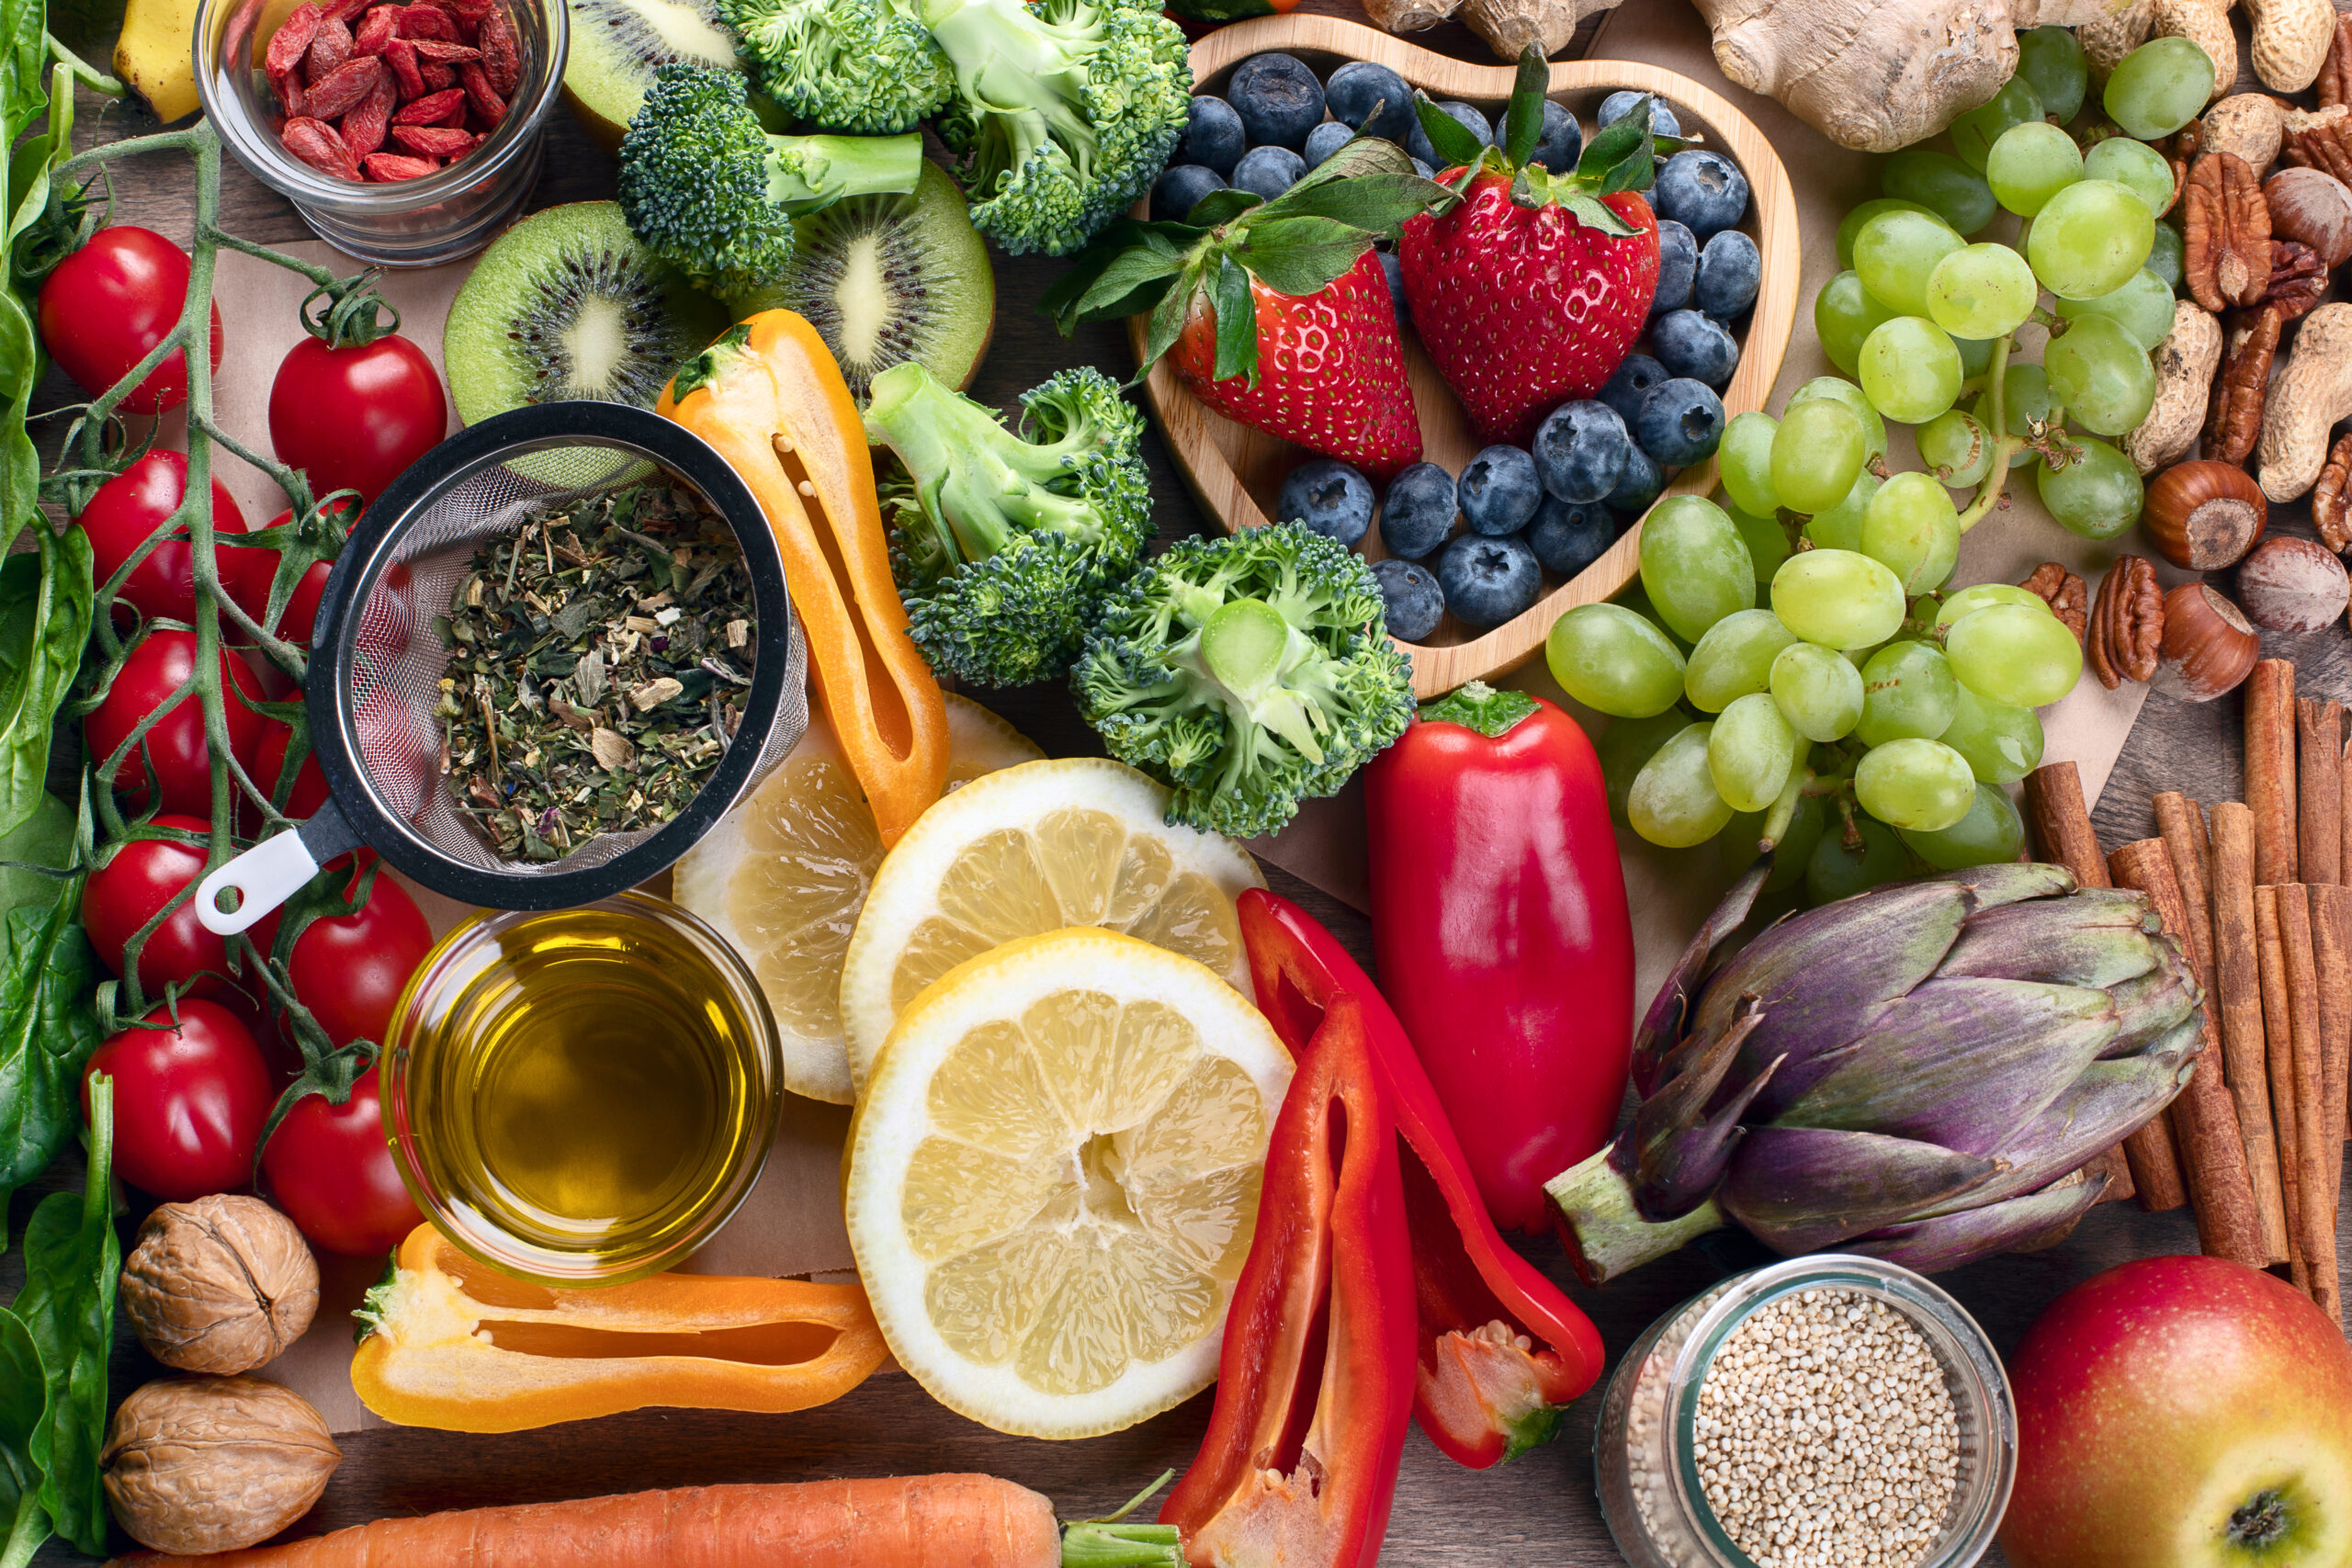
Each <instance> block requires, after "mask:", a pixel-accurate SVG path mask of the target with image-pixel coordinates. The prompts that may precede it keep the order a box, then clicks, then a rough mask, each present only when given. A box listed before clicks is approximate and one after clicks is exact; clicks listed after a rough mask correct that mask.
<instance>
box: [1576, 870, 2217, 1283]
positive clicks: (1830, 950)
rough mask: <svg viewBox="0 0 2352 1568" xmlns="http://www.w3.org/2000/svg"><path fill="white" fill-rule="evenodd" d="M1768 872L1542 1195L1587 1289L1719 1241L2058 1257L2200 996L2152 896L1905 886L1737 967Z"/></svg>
mask: <svg viewBox="0 0 2352 1568" xmlns="http://www.w3.org/2000/svg"><path fill="white" fill-rule="evenodd" d="M1769 872H1770V863H1769V861H1768V862H1767V863H1764V864H1762V865H1759V866H1758V867H1757V868H1756V870H1754V871H1752V872H1750V873H1749V874H1748V875H1747V877H1746V878H1745V879H1743V880H1742V882H1741V883H1740V884H1739V886H1736V887H1735V888H1734V889H1733V890H1732V892H1731V894H1730V896H1729V897H1726V898H1725V899H1724V903H1723V905H1722V907H1721V908H1717V909H1716V910H1715V912H1714V914H1713V916H1712V917H1710V918H1709V919H1708V921H1707V924H1706V925H1705V927H1704V928H1702V930H1701V931H1700V932H1699V934H1698V936H1697V938H1696V939H1695V940H1694V941H1693V942H1691V947H1690V949H1689V951H1687V952H1686V953H1684V954H1683V955H1682V958H1681V960H1680V962H1679V963H1678V964H1676V965H1675V967H1674V969H1673V971H1672V972H1671V973H1670V974H1668V976H1667V980H1666V984H1665V985H1664V986H1663V987H1660V989H1659V991H1658V995H1657V1000H1656V1001H1654V1002H1653V1003H1652V1004H1651V1005H1650V1010H1649V1014H1648V1016H1647V1017H1646V1018H1645V1020H1644V1021H1643V1024H1642V1027H1641V1030H1640V1031H1639V1032H1637V1033H1636V1034H1635V1036H1634V1088H1635V1089H1637V1090H1638V1091H1639V1092H1640V1094H1641V1096H1642V1100H1641V1105H1640V1107H1639V1109H1638V1110H1637V1111H1635V1112H1634V1121H1633V1124H1632V1125H1631V1126H1629V1127H1628V1128H1626V1129H1625V1131H1624V1132H1623V1133H1622V1134H1619V1135H1618V1137H1617V1139H1616V1141H1615V1142H1614V1143H1612V1144H1611V1145H1610V1146H1609V1147H1607V1148H1605V1149H1603V1150H1601V1151H1600V1153H1599V1154H1596V1155H1594V1156H1592V1157H1591V1158H1589V1159H1588V1160H1586V1161H1584V1162H1583V1163H1582V1164H1580V1165H1578V1166H1577V1167H1576V1168H1573V1169H1571V1170H1569V1171H1566V1173H1564V1174H1562V1175H1560V1176H1558V1177H1555V1178H1554V1179H1553V1180H1552V1181H1551V1182H1549V1183H1548V1184H1547V1185H1546V1190H1547V1191H1548V1192H1549V1193H1550V1194H1551V1196H1552V1199H1553V1201H1555V1203H1557V1204H1558V1205H1559V1208H1560V1211H1561V1213H1562V1215H1563V1217H1564V1219H1565V1221H1566V1227H1565V1228H1566V1232H1567V1233H1568V1236H1569V1239H1570V1243H1571V1247H1570V1250H1571V1252H1572V1253H1574V1254H1575V1255H1576V1263H1577V1271H1578V1273H1580V1274H1581V1275H1583V1277H1584V1279H1585V1280H1586V1282H1587V1283H1589V1284H1598V1283H1600V1281H1601V1280H1606V1279H1609V1278H1611V1277H1613V1276H1615V1275H1618V1274H1622V1273H1623V1272H1624V1271H1625V1270H1626V1269H1631V1268H1634V1267H1635V1266H1636V1265H1638V1264H1641V1263H1645V1262H1647V1261H1648V1260H1649V1259H1651V1258H1657V1257H1661V1256H1663V1255H1664V1254H1666V1253H1668V1252H1670V1251H1672V1250H1674V1249H1675V1248H1676V1247H1679V1246H1681V1245H1682V1244H1683V1243H1684V1242H1685V1241H1688V1240H1690V1239H1691V1237H1693V1236H1696V1235H1702V1234H1704V1233H1705V1232H1708V1231H1711V1230H1714V1229H1716V1228H1718V1227H1720V1226H1722V1225H1724V1224H1738V1225H1740V1226H1741V1227H1742V1228H1744V1229H1746V1230H1747V1231H1749V1232H1752V1233H1753V1234H1754V1235H1756V1236H1757V1237H1758V1239H1759V1240H1761V1241H1762V1242H1764V1243H1765V1245H1767V1246H1768V1247H1772V1248H1773V1249H1774V1250H1775V1251H1778V1252H1781V1253H1782V1254H1784V1255H1788V1256H1793V1255H1795V1254H1798V1253H1803V1252H1812V1251H1815V1250H1819V1249H1821V1248H1825V1247H1837V1248H1838V1249H1839V1250H1841V1251H1846V1252H1860V1253H1868V1254H1870V1255H1871V1256H1873V1257H1878V1258H1886V1259H1888V1260H1889V1261H1892V1262H1895V1263H1899V1264H1902V1265H1904V1266H1905V1267H1906V1268H1910V1269H1917V1270H1919V1271H1921V1272H1923V1273H1932V1272H1934V1271H1935V1270H1937V1269H1952V1268H1957V1267H1959V1266H1960V1265H1962V1264H1963V1263H1968V1262H1971V1261H1973V1260H1974V1259H1976V1258H1982V1257H1985V1256H1986V1255H1988V1254H1991V1253H1995V1252H2004V1251H2027V1250H2030V1249H2032V1248H2034V1247H2047V1246H2049V1245H2051V1244H2052V1243H2053V1242H2056V1241H2060V1240H2062V1239H2064V1236H2065V1235H2066V1234H2067V1233H2068V1232H2069V1231H2071V1230H2072V1229H2073V1228H2074V1226H2075V1221H2077V1220H2079V1219H2080V1218H2081V1217H2082V1216H2083V1214H2084V1213H2086V1211H2087V1210H2088V1209H2089V1208H2090V1206H2091V1205H2092V1204H2093V1203H2096V1202H2097V1201H2098V1199H2099V1195H2100V1193H2101V1192H2102V1191H2103V1190H2104V1189H2105V1188H2106V1186H2107V1180H2108V1179H2107V1178H2106V1177H2105V1176H2104V1175H2090V1174H2087V1173H2085V1172H2083V1171H2082V1170H2081V1169H2080V1168H2081V1166H2082V1165H2083V1163H2084V1161H2086V1159H2088V1158H2090V1157H2091V1156H2094V1155H2096V1154H2098V1152H2099V1151H2100V1150H2102V1149H2105V1148H2107V1147H2109V1145H2113V1144H2114V1143H2115V1142H2116V1141H2117V1140H2118V1139H2120V1138H2121V1137H2123V1136H2124V1134H2128V1133H2131V1132H2132V1131H2133V1130H2134V1129H2136V1128H2138V1127H2139V1126H2140V1125H2141V1124H2142V1123H2143V1122H2146V1121H2147V1120H2148V1119H2149V1118H2150V1117H2152V1116H2154V1115H2155V1114H2156V1113H2157V1112H2158V1111H2162V1110H2163V1109H2164V1108H2165V1104H2166V1103H2167V1102H2169V1101H2170V1100H2172V1098H2173V1096H2175V1095H2176V1094H2178V1093H2179V1092H2180V1090H2181V1089H2182V1088H2183V1087H2185V1086H2186V1085H2187V1084H2188V1078H2189V1074H2190V1073H2191V1071H2193V1070H2194V1067H2195V1066H2196V1060H2197V1053H2198V1051H2199V1050H2200V1049H2201V1048H2202V1046H2203V1015H2202V1012H2201V1010H2200V1008H2199V1003H2200V1002H2201V1000H2202V999H2203V992H2202V990H2201V989H2200V987H2199V986H2198V984H2197V981H2196V978H2195V976H2194V973H2193V971H2192V970H2191V969H2190V967H2189V965H2188V961H2187V959H2186V958H2185V957H2184V956H2183V955H2182V953H2181V949H2180V944H2179V943H2178V942H2177V941H2176V940H2174V939H2173V938H2172V937H2169V936H2166V935H2165V934H2164V932H2163V929H2162V926H2161V924H2160V922H2159V921H2158V919H2157V918H2156V915H2155V912H2154V910H2153V909H2152V908H2150V907H2149V904H2148V900H2147V899H2146V898H2145V897H2143V896H2142V895H2141V894H2138V893H2133V892H2129V891H2123V890H2117V889H2109V888H2086V887H2079V886H2076V885H2075V879H2074V877H2073V876H2072V875H2071V874H2068V873H2067V872H2066V870H2065V869H2064V867H2061V866H2055V865H2027V864H2009V865H1988V866H1979V867H1976V868H1974V869H1973V870H1969V871H1962V872H1955V873H1952V874H1949V875H1945V876H1937V877H1928V878H1925V879H1923V880H1920V881H1917V882H1905V883H1898V884H1894V885H1891V886H1884V887H1879V888H1874V889H1872V890H1871V891H1870V892H1867V893H1863V894H1860V895H1858V896H1856V897H1851V898H1848V899H1844V900H1842V901H1840V902H1838V903H1835V904H1828V905H1824V906H1823V907H1821V908H1817V909H1813V910H1809V911H1807V912H1805V913H1804V914H1800V915H1795V916H1792V917H1791V918H1789V919H1784V920H1782V921H1781V922H1780V923H1778V924H1777V925H1774V926H1771V927H1770V928H1768V929H1767V930H1765V931H1763V932H1762V933H1761V934H1759V935H1758V936H1757V937H1756V938H1755V939H1754V940H1753V941H1751V942H1748V943H1747V946H1745V947H1743V948H1740V949H1738V950H1737V951H1736V953H1732V954H1731V955H1730V956H1728V957H1721V956H1720V952H1721V950H1723V949H1724V948H1725V947H1726V945H1727V944H1728V942H1729V940H1730V939H1731V937H1732V936H1733V935H1734V934H1735V933H1736V931H1738V930H1739V929H1740V928H1741V926H1742V925H1743V924H1744V922H1745V921H1746V919H1747V913H1748V911H1749V909H1750V908H1752V907H1753V906H1754V904H1755V901H1756V897H1757V895H1758V892H1759V891H1760V890H1761V888H1762V886H1763V884H1764V878H1765V876H1766V874H1768V873H1769Z"/></svg>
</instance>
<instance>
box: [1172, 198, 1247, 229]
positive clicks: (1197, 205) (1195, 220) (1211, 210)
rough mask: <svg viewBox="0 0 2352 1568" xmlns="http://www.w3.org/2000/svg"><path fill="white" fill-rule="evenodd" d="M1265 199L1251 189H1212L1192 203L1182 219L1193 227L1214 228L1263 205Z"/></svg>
mask: <svg viewBox="0 0 2352 1568" xmlns="http://www.w3.org/2000/svg"><path fill="white" fill-rule="evenodd" d="M1265 201H1266V198H1265V197H1262V196H1260V195H1259V194H1258V193H1257V192H1256V191H1253V190H1213V191H1211V192H1209V193H1208V195H1206V196H1204V197H1201V199H1200V200H1198V201H1196V202H1194V203H1193V210H1192V211H1190V212H1187V213H1186V214H1184V221H1185V222H1186V224H1188V225H1189V226H1191V227H1192V228H1194V229H1200V230H1204V231H1205V230H1209V229H1215V228H1216V227H1218V226H1219V225H1221V224H1226V223H1230V222H1232V221H1233V220H1235V219H1237V218H1238V217H1240V216H1241V215H1242V214H1243V213H1245V212H1247V211H1249V210H1250V209H1252V208H1255V207H1262V206H1264V205H1265Z"/></svg>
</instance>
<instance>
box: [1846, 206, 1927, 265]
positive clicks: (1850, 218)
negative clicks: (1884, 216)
mask: <svg viewBox="0 0 2352 1568" xmlns="http://www.w3.org/2000/svg"><path fill="white" fill-rule="evenodd" d="M1882 212H1928V209H1926V208H1924V207H1922V206H1920V205H1919V204H1918V203H1917V202H1916V201H1896V200H1894V199H1893V198H1892V197H1883V196H1874V197H1871V199H1870V200H1868V201H1865V202H1862V203H1860V204H1859V205H1857V206H1856V207H1855V208H1854V209H1853V210H1852V211H1850V212H1849V213H1847V214H1846V216H1845V217H1843V218H1840V219H1839V220H1838V265H1839V266H1841V267H1847V268H1849V269H1850V268H1851V267H1852V266H1853V265H1854V236H1855V235H1857V234H1859V233H1860V232H1861V231H1862V225H1863V224H1865V223H1867V222H1869V221H1870V220H1871V219H1873V218H1875V217H1877V216H1878V215H1879V214H1880V213H1882ZM1928 217H1930V218H1935V217H1936V215H1935V214H1934V213H1932V212H1928ZM1936 221H1937V222H1939V223H1941V222H1942V221H1943V220H1942V219H1940V218H1936Z"/></svg>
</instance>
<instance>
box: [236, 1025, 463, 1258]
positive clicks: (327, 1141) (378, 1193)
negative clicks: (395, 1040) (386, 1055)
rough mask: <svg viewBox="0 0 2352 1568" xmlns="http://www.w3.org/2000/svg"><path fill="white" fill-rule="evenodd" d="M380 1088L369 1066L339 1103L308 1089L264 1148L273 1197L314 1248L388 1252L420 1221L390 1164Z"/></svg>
mask: <svg viewBox="0 0 2352 1568" xmlns="http://www.w3.org/2000/svg"><path fill="white" fill-rule="evenodd" d="M380 1094H381V1089H380V1085H379V1082H378V1077H377V1069H376V1068H374V1067H370V1068H368V1070H367V1071H366V1072H364V1073H362V1074H360V1075H359V1079H358V1081H357V1082H356V1083H355V1084H353V1085H352V1086H351V1098H350V1099H349V1100H345V1102H344V1103H343V1104H341V1105H329V1104H328V1103H327V1102H326V1100H325V1098H324V1097H323V1096H321V1095H315V1094H313V1095H309V1096H306V1097H305V1098H304V1099H302V1100H300V1101H298V1102H297V1103H296V1104H295V1107H294V1109H293V1110H291V1111H288V1112H287V1113H286V1119H285V1120H284V1121H282V1122H279V1123H278V1124H277V1132H275V1133H273V1134H270V1138H269V1146H268V1147H266V1148H265V1149H264V1150H262V1155H261V1168H262V1171H263V1174H265V1175H266V1176H267V1177H268V1178H269V1190H270V1194H271V1196H273V1197H274V1198H276V1199H277V1206H278V1207H279V1208H281V1209H283V1210H285V1211H286V1214H287V1217H288V1219H291V1220H292V1221H293V1222H294V1224H295V1225H296V1227H297V1228H299V1229H300V1231H301V1233H302V1234H303V1235H306V1236H308V1237H309V1238H310V1240H311V1246H313V1247H320V1248H322V1249H323V1250H325V1251H328V1252H340V1253H343V1254H345V1255H346V1256H352V1257H365V1256H368V1255H369V1254H380V1253H386V1252H390V1250H391V1249H392V1248H393V1247H397V1246H399V1245H400V1242H401V1237H403V1236H405V1235H408V1233H409V1232H411V1231H413V1230H414V1229H415V1228H416V1227H417V1226H418V1225H420V1224H423V1223H424V1215H422V1214H420V1213H417V1212H416V1204H415V1202H414V1201H413V1200H412V1199H411V1198H410V1197H409V1195H408V1189H407V1188H406V1187H404V1186H402V1185H401V1173H400V1170H399V1168H398V1167H396V1166H394V1165H393V1164H392V1153H391V1147H390V1145H389V1144H388V1143H387V1142H386V1140H385V1137H384V1109H383V1101H382V1100H381V1098H380Z"/></svg>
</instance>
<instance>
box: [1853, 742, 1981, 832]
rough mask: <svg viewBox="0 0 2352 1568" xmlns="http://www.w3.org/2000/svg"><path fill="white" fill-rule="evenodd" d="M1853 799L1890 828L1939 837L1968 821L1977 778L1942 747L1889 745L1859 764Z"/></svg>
mask: <svg viewBox="0 0 2352 1568" xmlns="http://www.w3.org/2000/svg"><path fill="white" fill-rule="evenodd" d="M1854 798H1855V800H1857V801H1859V802H1860V804H1861V807H1862V809H1863V810H1865V811H1867V812H1869V813H1870V814H1871V816H1873V817H1875V818H1878V819H1879V820H1880V821H1882V822H1883V823H1885V824H1886V825H1887V826H1888V827H1890V828H1908V829H1912V830H1913V831H1914V832H1921V833H1934V832H1939V831H1941V830H1942V829H1946V828H1949V827H1951V826H1952V825H1953V824H1954V823H1956V822H1958V821H1959V820H1960V819H1961V818H1963V817H1965V816H1967V815H1968V807H1970V805H1971V804H1972V803H1973V802H1974V800H1975V799H1976V775H1975V774H1973V773H1970V772H1969V771H1968V763H1967V761H1965V760H1964V759H1963V758H1962V756H1961V754H1960V753H1959V752H1957V751H1955V750H1952V749H1951V747H1949V746H1946V745H1944V744H1943V743H1942V742H1940V741H1937V740H1920V739H1905V740H1890V741H1888V742H1887V743H1886V744H1885V745H1883V746H1876V747H1872V748H1871V750H1869V751H1867V752H1865V753H1864V754H1863V756H1862V760H1861V761H1860V762H1859V763H1857V764H1855V767H1854Z"/></svg>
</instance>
